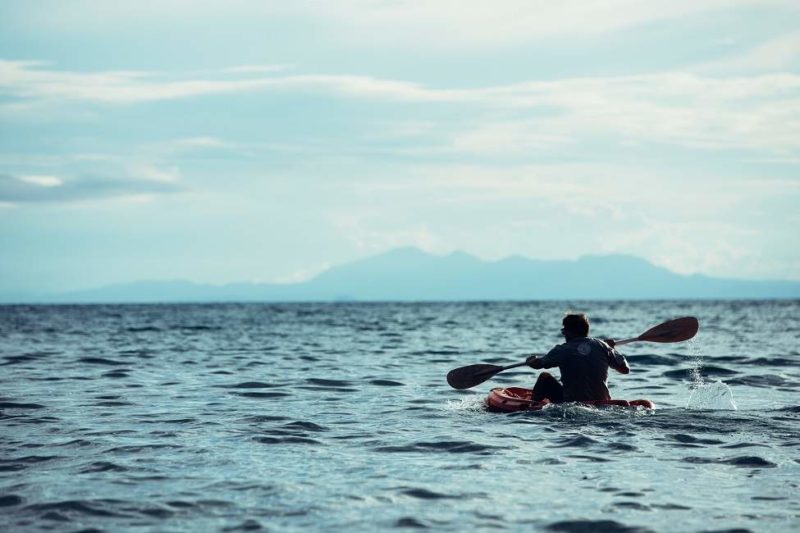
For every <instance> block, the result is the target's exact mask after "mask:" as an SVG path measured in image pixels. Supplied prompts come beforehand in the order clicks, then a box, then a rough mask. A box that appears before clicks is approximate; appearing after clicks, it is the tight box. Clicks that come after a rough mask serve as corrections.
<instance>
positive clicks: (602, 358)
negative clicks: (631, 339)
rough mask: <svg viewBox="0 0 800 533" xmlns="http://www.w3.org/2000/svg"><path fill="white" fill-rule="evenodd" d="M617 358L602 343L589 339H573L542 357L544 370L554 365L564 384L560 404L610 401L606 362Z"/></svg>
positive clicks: (613, 351) (606, 345)
mask: <svg viewBox="0 0 800 533" xmlns="http://www.w3.org/2000/svg"><path fill="white" fill-rule="evenodd" d="M615 355H617V353H616V351H615V350H614V349H613V348H611V347H610V346H608V344H606V343H605V342H603V341H601V340H599V339H594V338H591V337H579V338H573V339H570V340H569V341H567V342H565V343H564V344H559V345H558V346H556V347H555V348H553V349H552V350H550V352H548V354H547V355H545V356H544V357H542V363H543V367H544V368H552V367H554V366H557V367H558V368H559V369H560V370H561V383H562V384H563V385H564V401H566V402H575V401H596V400H610V399H611V394H610V393H609V391H608V384H607V382H608V364H609V359H612V358H613V357H614V356H615Z"/></svg>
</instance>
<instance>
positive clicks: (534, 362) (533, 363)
mask: <svg viewBox="0 0 800 533" xmlns="http://www.w3.org/2000/svg"><path fill="white" fill-rule="evenodd" d="M525 362H526V363H527V364H528V366H529V367H531V368H535V369H537V370H538V369H540V368H553V367H554V366H558V346H556V347H555V348H553V349H552V350H550V351H549V352H547V355H545V356H543V357H538V356H536V355H532V356H530V357H528V358H527V359H526V360H525Z"/></svg>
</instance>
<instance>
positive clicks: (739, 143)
mask: <svg viewBox="0 0 800 533" xmlns="http://www.w3.org/2000/svg"><path fill="white" fill-rule="evenodd" d="M0 90H2V91H3V92H5V93H6V94H8V95H11V96H14V97H16V98H20V99H23V101H34V102H35V101H43V102H50V103H52V102H57V103H59V104H61V105H69V102H70V101H74V100H81V101H87V102H93V103H101V104H115V105H128V104H139V103H145V102H149V101H156V100H172V99H182V98H191V97H200V96H205V95H214V94H222V93H237V92H252V91H262V92H264V91H281V92H287V91H289V92H291V93H292V94H293V95H296V96H297V97H298V98H303V97H308V98H312V97H313V96H314V94H322V95H328V96H330V97H345V98H351V99H355V100H362V101H367V102H374V103H385V104H403V103H426V104H430V105H437V106H442V107H443V108H444V110H445V111H447V112H450V113H452V114H453V115H455V114H458V116H459V119H458V124H457V125H456V126H455V127H453V126H451V127H450V129H449V130H448V129H447V128H445V127H443V128H441V131H442V132H443V133H444V135H445V138H444V139H443V143H442V144H440V146H439V147H438V149H439V150H440V151H451V152H458V153H477V154H483V155H490V156H491V155H495V156H496V155H501V156H502V155H508V154H510V153H511V154H513V153H515V152H516V153H522V152H526V151H530V150H536V149H540V148H542V149H544V148H553V147H558V146H559V145H563V144H573V143H576V142H577V141H578V140H580V139H581V138H583V139H586V138H589V137H591V136H603V137H605V138H606V139H611V140H615V141H617V142H628V141H637V142H638V141H642V140H645V141H653V142H659V143H667V144H675V145H681V146H686V147H691V148H700V149H711V150H719V149H750V150H761V151H766V152H772V153H781V154H784V155H785V154H786V152H787V151H791V150H796V149H798V148H800V96H798V94H800V75H798V74H793V73H779V74H761V75H754V76H747V77H745V76H737V77H731V76H728V77H722V78H720V77H710V76H703V75H700V74H698V73H684V72H665V73H657V74H647V75H632V76H630V75H629V76H606V77H587V78H565V79H557V80H543V81H541V80H536V81H529V82H524V83H514V84H508V85H498V86H489V87H479V88H470V89H463V88H431V87H426V86H425V85H422V84H419V83H415V82H410V81H402V80H389V79H380V78H375V77H371V76H355V75H344V74H343V75H317V74H300V75H290V76H284V75H275V76H269V77H263V76H257V77H250V76H244V77H242V76H239V75H232V74H230V73H224V74H222V75H221V77H220V78H218V79H188V80H182V81H174V80H169V79H165V77H164V76H163V75H159V74H156V73H148V72H129V71H101V72H90V73H85V72H70V71H59V70H53V69H49V68H46V67H45V65H44V64H42V63H36V62H22V61H0ZM304 93H305V94H304ZM25 113H28V114H29V113H30V110H26V111H25ZM465 117H467V118H465ZM468 117H472V120H471V121H470V118H468ZM456 128H457V129H456ZM184 144H185V146H186V147H189V146H194V147H200V146H204V147H211V146H212V145H216V146H219V143H218V142H217V140H216V139H215V138H213V137H198V138H194V139H187V140H185V141H184Z"/></svg>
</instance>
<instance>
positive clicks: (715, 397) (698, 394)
mask: <svg viewBox="0 0 800 533" xmlns="http://www.w3.org/2000/svg"><path fill="white" fill-rule="evenodd" d="M689 347H690V349H691V350H692V352H693V355H694V357H693V359H692V369H691V371H690V376H691V378H692V382H691V384H690V385H689V388H690V390H691V391H692V393H691V394H690V395H689V401H688V402H686V408H687V409H710V410H727V411H735V410H736V409H737V407H736V402H734V401H733V393H732V392H731V388H730V387H729V386H728V385H726V384H725V383H723V382H722V381H720V380H717V381H714V382H708V381H706V379H705V378H704V377H703V374H702V373H701V371H700V370H701V369H702V368H703V357H702V356H701V355H700V351H699V349H698V348H697V345H696V344H695V343H694V342H691V341H690V343H689Z"/></svg>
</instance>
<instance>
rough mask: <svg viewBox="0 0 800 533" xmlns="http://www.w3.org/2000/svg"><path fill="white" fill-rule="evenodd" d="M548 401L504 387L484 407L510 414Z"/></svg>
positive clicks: (627, 403)
mask: <svg viewBox="0 0 800 533" xmlns="http://www.w3.org/2000/svg"><path fill="white" fill-rule="evenodd" d="M550 403H551V402H550V400H548V399H546V398H545V399H544V400H542V401H541V402H534V401H533V400H531V389H524V388H522V387H505V388H497V389H492V391H491V392H490V393H489V397H488V398H486V405H487V407H488V408H489V409H490V410H492V411H502V412H505V413H511V412H513V411H538V410H539V409H542V408H543V407H544V406H546V405H550ZM580 403H582V404H585V405H596V406H602V405H617V406H620V407H644V408H645V409H655V408H656V404H654V403H653V402H651V401H650V400H599V401H594V402H580Z"/></svg>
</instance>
